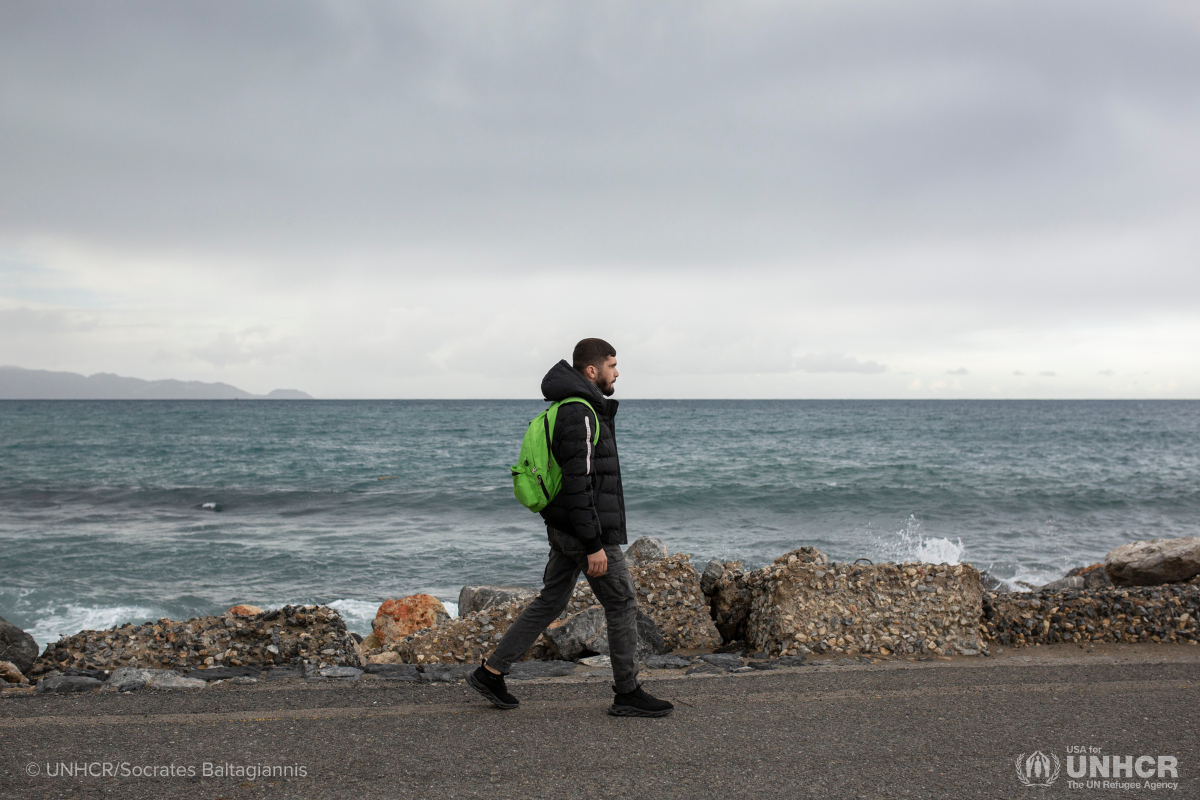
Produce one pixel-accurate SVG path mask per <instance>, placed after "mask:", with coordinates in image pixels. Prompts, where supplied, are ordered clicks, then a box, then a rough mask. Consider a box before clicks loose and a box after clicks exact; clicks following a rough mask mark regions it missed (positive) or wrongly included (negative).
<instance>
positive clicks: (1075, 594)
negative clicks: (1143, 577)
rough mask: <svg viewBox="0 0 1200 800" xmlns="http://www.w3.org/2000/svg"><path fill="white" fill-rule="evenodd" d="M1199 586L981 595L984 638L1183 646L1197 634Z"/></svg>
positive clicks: (1017, 642) (1022, 643)
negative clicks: (1175, 643)
mask: <svg viewBox="0 0 1200 800" xmlns="http://www.w3.org/2000/svg"><path fill="white" fill-rule="evenodd" d="M1197 583H1200V581H1196V582H1192V583H1188V584H1172V585H1167V586H1153V587H1150V586H1142V587H1112V588H1104V589H1090V590H1071V589H1068V590H1065V591H1055V590H1053V589H1042V590H1040V591H1036V592H1012V593H1003V592H987V593H985V594H984V599H983V614H984V634H985V636H986V637H987V638H988V639H989V640H990V641H993V642H998V643H999V644H1003V645H1008V646H1010V647H1028V646H1032V645H1041V644H1057V643H1060V642H1126V643H1133V642H1168V643H1169V642H1186V643H1188V644H1197V642H1198V641H1200V633H1198V632H1197V625H1196V620H1197V617H1200V585H1197Z"/></svg>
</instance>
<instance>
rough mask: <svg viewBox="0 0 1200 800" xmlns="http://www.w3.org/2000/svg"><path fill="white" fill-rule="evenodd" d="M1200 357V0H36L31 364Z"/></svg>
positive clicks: (14, 183) (1015, 390) (1055, 372)
mask: <svg viewBox="0 0 1200 800" xmlns="http://www.w3.org/2000/svg"><path fill="white" fill-rule="evenodd" d="M584 336H601V337H603V338H606V339H608V340H609V341H611V342H612V343H613V344H614V345H615V346H616V348H617V350H618V360H619V364H620V369H621V372H622V377H621V379H620V381H618V390H619V395H618V396H621V397H1099V398H1107V397H1191V398H1195V397H1200V355H1198V354H1200V4H1198V3H1196V2H1195V1H1194V0H1187V1H1186V2H1177V3H1176V2H1149V3H1130V2H1128V1H1127V0H1125V1H1124V2H1103V0H1083V1H1082V2H1070V1H1069V0H1068V1H1063V2H1055V3H1046V2H1044V1H1042V0H1039V2H1021V1H1020V0H1005V2H994V3H993V2H974V3H964V2H961V0H952V1H949V2H934V1H932V0H922V1H918V2H895V0H885V1H883V2H852V1H850V0H829V1H828V2H826V1H825V0H822V1H820V2H797V3H786V2H746V0H739V2H726V3H702V2H694V1H690V2H681V3H668V2H660V3H632V2H631V3H562V2H548V3H539V2H532V1H530V0H526V2H519V3H508V2H500V1H499V0H487V2H478V3H465V2H441V1H439V2H427V3H403V2H379V3H368V2H362V3H349V2H325V3H319V2H300V1H299V0H286V2H278V3H270V2H245V1H244V0H237V2H216V1H215V0H203V2H192V3H187V2H174V3H161V2H147V3H105V2H88V3H78V2H67V3H56V2H48V0H38V2H24V1H20V2H18V1H16V0H0V364H11V365H15V366H21V367H27V368H34V369H55V370H70V371H74V372H82V373H85V374H90V373H93V372H100V371H104V372H116V373H119V374H122V375H129V376H133V377H140V378H147V379H154V378H180V379H188V380H212V381H215V380H220V381H225V382H228V383H233V384H235V385H237V386H240V387H241V388H243V389H247V390H249V391H253V392H266V391H269V390H271V389H274V388H297V389H302V390H305V391H308V392H309V393H311V394H313V395H315V396H318V397H327V398H333V397H536V396H538V384H539V382H540V379H541V376H542V374H543V373H544V372H545V370H546V369H547V368H548V367H549V366H550V365H551V364H552V363H553V362H554V361H556V360H557V359H559V358H563V357H566V358H569V357H570V350H571V347H572V345H573V344H574V342H575V341H576V340H577V339H579V338H581V337H584Z"/></svg>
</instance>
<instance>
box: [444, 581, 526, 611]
mask: <svg viewBox="0 0 1200 800" xmlns="http://www.w3.org/2000/svg"><path fill="white" fill-rule="evenodd" d="M535 597H537V589H529V588H526V587H523V586H464V587H462V590H461V591H460V592H459V593H458V615H459V616H460V617H465V616H466V615H467V614H474V613H475V612H476V611H483V610H484V609H485V608H492V607H494V606H502V605H504V604H506V603H528V602H529V601H530V600H532V599H533V598H535Z"/></svg>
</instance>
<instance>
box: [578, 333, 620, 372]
mask: <svg viewBox="0 0 1200 800" xmlns="http://www.w3.org/2000/svg"><path fill="white" fill-rule="evenodd" d="M616 354H617V351H616V348H614V347H613V346H612V345H611V344H609V343H608V342H606V341H604V340H603V339H580V340H579V344H577V345H575V351H574V352H573V353H571V366H573V367H575V369H577V370H579V371H580V372H583V370H584V369H585V368H587V367H595V368H596V369H599V368H600V367H602V366H604V362H605V361H607V360H608V357H609V356H615V355H616Z"/></svg>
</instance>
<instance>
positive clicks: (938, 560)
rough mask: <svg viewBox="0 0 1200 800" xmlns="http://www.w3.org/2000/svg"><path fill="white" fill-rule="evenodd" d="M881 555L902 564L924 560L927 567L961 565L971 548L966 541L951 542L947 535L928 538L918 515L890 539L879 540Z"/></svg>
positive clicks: (910, 518) (877, 542)
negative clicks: (965, 544) (965, 543)
mask: <svg viewBox="0 0 1200 800" xmlns="http://www.w3.org/2000/svg"><path fill="white" fill-rule="evenodd" d="M876 547H877V551H878V554H879V555H880V556H882V557H883V558H882V560H884V561H893V562H896V563H898V564H900V563H903V562H905V561H920V562H922V563H926V564H961V563H962V560H963V555H964V554H965V553H966V551H967V548H966V547H965V546H964V545H963V542H962V539H956V540H953V541H952V540H950V539H949V538H947V537H944V536H925V535H923V534H922V533H921V521H920V520H919V519H917V517H916V515H912V516H910V517H909V518H908V521H907V522H906V523H905V526H904V528H902V529H901V530H898V531H896V532H895V534H894V535H893V536H891V537H889V538H880V539H877V540H876Z"/></svg>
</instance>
